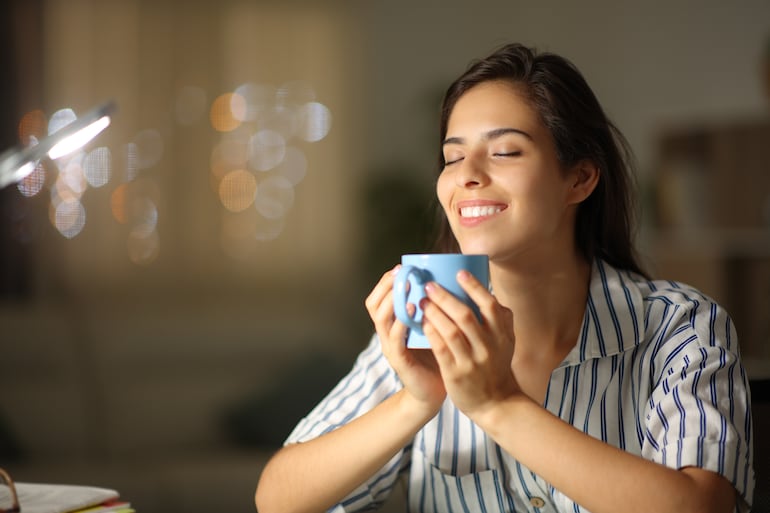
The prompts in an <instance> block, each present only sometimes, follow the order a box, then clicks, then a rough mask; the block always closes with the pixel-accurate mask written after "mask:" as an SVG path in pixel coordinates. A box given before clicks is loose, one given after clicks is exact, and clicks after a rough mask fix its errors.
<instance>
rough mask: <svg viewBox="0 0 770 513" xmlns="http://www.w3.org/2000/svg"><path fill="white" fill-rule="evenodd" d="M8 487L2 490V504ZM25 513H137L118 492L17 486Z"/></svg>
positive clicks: (53, 486)
mask: <svg viewBox="0 0 770 513" xmlns="http://www.w3.org/2000/svg"><path fill="white" fill-rule="evenodd" d="M4 493H5V494H7V493H9V491H8V488H7V487H4V486H3V487H0V503H2V500H3V499H4V497H3V494H4ZM16 493H17V495H18V498H19V505H20V506H21V511H22V512H23V513H106V512H111V513H134V509H133V508H131V504H130V503H128V502H126V501H123V500H121V498H120V496H119V494H118V492H117V491H115V490H110V489H109V488H100V487H96V486H81V485H61V484H42V483H16Z"/></svg>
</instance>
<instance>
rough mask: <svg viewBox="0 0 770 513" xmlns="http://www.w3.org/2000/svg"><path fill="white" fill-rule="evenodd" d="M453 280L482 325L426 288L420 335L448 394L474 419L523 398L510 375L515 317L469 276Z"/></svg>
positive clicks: (443, 294) (436, 289)
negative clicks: (508, 400) (475, 308)
mask: <svg viewBox="0 0 770 513" xmlns="http://www.w3.org/2000/svg"><path fill="white" fill-rule="evenodd" d="M457 280H458V282H459V283H460V285H461V286H462V288H463V289H464V290H465V291H466V292H467V293H468V295H469V296H470V298H471V299H472V300H473V302H474V303H476V305H477V306H478V308H479V311H480V313H481V318H482V320H481V321H479V319H478V318H477V317H476V314H475V313H474V312H473V310H472V309H471V308H470V307H469V306H468V305H466V304H465V303H463V302H462V301H460V300H458V299H457V298H456V297H454V296H453V295H452V294H451V293H449V292H448V291H447V290H445V289H444V288H442V287H441V286H439V285H438V284H437V283H430V284H428V286H427V287H426V290H427V294H428V297H427V298H426V299H424V300H423V302H422V303H421V304H420V306H421V308H422V310H423V332H424V333H425V336H426V337H427V338H428V340H429V341H430V344H431V348H432V349H433V354H434V355H435V357H436V361H437V362H438V364H439V368H440V370H441V376H442V379H443V381H444V386H445V388H446V391H447V394H448V395H449V396H450V397H451V398H452V401H453V402H454V403H455V405H456V406H457V407H458V408H459V409H460V410H461V411H462V412H463V413H465V414H466V415H468V416H469V417H470V418H473V417H474V416H475V415H479V414H483V412H484V411H486V410H488V409H489V408H491V407H493V406H494V405H495V404H496V403H497V402H499V401H501V400H504V399H506V398H509V397H512V396H514V395H516V394H519V393H521V389H520V388H519V385H518V383H517V382H516V378H515V376H514V374H513V370H512V361H513V351H514V345H515V340H514V334H513V312H511V311H510V310H509V309H508V308H506V307H505V306H503V305H501V304H500V303H499V302H498V301H497V299H496V298H495V297H494V296H493V295H492V294H491V293H490V292H489V291H488V290H487V288H486V287H484V286H483V285H482V284H481V283H480V282H479V281H478V280H477V279H476V278H475V277H474V276H473V275H472V274H470V273H469V272H467V271H460V272H459V273H458V275H457Z"/></svg>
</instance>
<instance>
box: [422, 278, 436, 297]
mask: <svg viewBox="0 0 770 513" xmlns="http://www.w3.org/2000/svg"><path fill="white" fill-rule="evenodd" d="M435 290H436V284H435V283H433V282H432V281H431V282H428V283H426V284H425V291H426V292H427V293H428V294H430V293H431V292H435Z"/></svg>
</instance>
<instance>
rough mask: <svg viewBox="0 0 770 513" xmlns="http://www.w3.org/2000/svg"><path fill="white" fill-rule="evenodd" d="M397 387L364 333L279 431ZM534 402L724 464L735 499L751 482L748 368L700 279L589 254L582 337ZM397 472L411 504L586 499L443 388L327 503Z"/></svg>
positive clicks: (307, 424)
mask: <svg viewBox="0 0 770 513" xmlns="http://www.w3.org/2000/svg"><path fill="white" fill-rule="evenodd" d="M400 388H401V384H400V382H399V380H398V377H397V376H396V374H395V373H394V371H393V370H392V369H391V367H390V366H389V365H388V362H387V360H386V359H385V357H384V356H383V355H382V352H381V350H380V345H379V341H378V340H377V337H376V336H375V337H373V339H372V341H371V343H370V344H369V346H368V347H367V348H366V350H364V351H363V352H362V353H361V354H360V355H359V357H358V359H357V361H356V363H355V366H354V367H353V369H352V371H351V372H350V374H349V375H348V376H347V377H345V378H344V379H343V380H342V381H341V382H340V383H339V384H338V385H337V386H336V387H335V388H334V389H333V390H332V391H331V393H330V394H329V395H328V396H327V397H326V398H325V399H324V400H323V401H322V402H321V403H319V404H318V405H317V406H316V407H315V408H314V409H313V411H311V412H310V413H309V414H308V416H307V417H305V418H304V419H302V420H301V421H300V423H299V424H298V425H297V427H296V428H295V429H294V431H293V432H292V433H291V435H290V436H289V438H288V439H287V440H286V443H287V444H288V443H294V442H302V441H307V440H310V439H312V438H315V437H317V436H319V435H321V434H323V433H326V432H329V431H332V430H334V429H335V428H337V427H339V426H341V425H343V424H345V423H347V422H349V421H350V420H352V419H353V418H355V417H357V416H359V415H361V414H363V413H364V412H366V411H368V410H370V409H371V408H373V407H374V406H375V405H377V404H378V403H380V402H381V401H383V400H384V399H385V398H386V397H388V396H390V395H392V394H393V393H395V392H396V391H397V390H399V389H400ZM544 406H545V408H547V409H548V410H549V411H550V412H551V413H553V414H554V415H557V416H559V417H560V418H562V419H564V420H565V421H566V422H569V423H570V424H572V425H573V426H575V427H576V428H578V429H580V430H581V431H583V432H585V433H588V434H589V435H591V436H593V437H595V438H598V439H600V440H603V441H605V442H607V443H608V444H610V445H613V446H616V447H619V448H621V449H624V450H626V451H628V452H630V453H633V454H636V455H640V456H642V457H644V458H647V459H649V460H652V461H655V462H658V463H661V464H663V465H667V466H669V467H672V468H681V467H685V466H697V467H702V468H705V469H708V470H712V471H714V472H717V473H719V474H721V475H723V476H725V477H726V478H727V479H728V480H729V481H730V482H732V483H733V485H734V486H735V488H736V489H737V490H738V493H739V496H740V499H739V501H738V504H737V505H736V507H737V510H738V511H746V510H747V509H748V506H749V504H750V502H751V498H752V494H753V487H754V471H753V452H752V432H751V413H750V398H749V387H748V380H747V377H746V373H745V371H744V369H743V366H742V365H741V363H740V357H739V350H738V338H737V336H736V332H735V329H734V327H733V325H732V321H731V320H730V317H729V316H728V314H727V313H726V312H725V310H724V309H722V308H721V307H720V306H719V305H717V304H716V303H714V302H713V301H712V300H711V299H709V298H708V297H706V296H705V295H703V294H702V293H700V292H699V291H697V290H695V289H693V288H691V287H688V286H686V285H683V284H680V283H676V282H669V281H652V282H650V281H647V280H646V279H644V278H642V277H640V276H638V275H635V274H632V273H628V272H625V271H619V270H617V269H615V268H613V267H611V266H610V265H608V264H606V263H604V262H601V261H597V262H596V263H595V264H594V267H593V275H592V279H591V286H590V294H589V298H588V302H587V305H586V312H585V316H584V320H583V327H582V332H581V335H580V338H579V340H578V341H577V344H576V345H575V347H574V348H573V350H572V351H571V352H570V353H569V354H568V355H567V357H566V358H565V359H564V361H563V362H562V363H561V365H559V367H558V368H557V369H555V370H554V372H553V373H552V375H551V380H550V382H549V385H548V391H547V394H546V398H545V401H544ZM404 474H408V510H409V511H410V512H415V513H416V512H441V513H447V512H503V511H510V512H512V511H532V512H536V513H539V512H575V513H578V512H582V511H586V510H584V509H583V508H582V507H581V506H579V505H578V504H575V503H574V502H573V501H571V500H570V499H569V498H567V497H565V496H564V495H563V494H562V493H560V492H559V491H558V490H556V489H554V488H553V487H552V486H550V485H549V484H548V483H547V482H546V481H545V480H543V479H542V478H541V477H539V476H537V475H535V474H534V473H532V472H531V471H530V470H528V469H527V468H526V467H524V466H523V465H521V464H519V463H518V462H517V461H516V460H515V459H514V458H512V457H511V456H510V455H508V454H507V453H505V452H504V451H502V450H501V449H500V447H499V446H497V444H495V442H494V441H493V440H492V439H491V438H490V437H488V436H487V435H486V434H485V433H484V432H483V431H482V430H481V429H479V428H478V427H477V426H476V425H475V424H474V423H473V422H471V421H470V419H468V418H467V417H466V416H465V415H463V414H462V413H461V412H460V411H459V410H458V409H457V408H456V407H455V406H454V405H453V404H452V402H451V401H450V400H447V401H446V402H445V403H444V405H443V407H442V409H441V411H440V413H439V414H438V415H437V416H436V417H435V418H433V419H432V420H431V421H430V422H429V423H428V424H426V425H425V427H424V428H423V429H422V430H421V431H420V432H419V433H418V434H417V436H416V437H415V439H414V440H413V442H412V443H411V444H410V445H409V446H407V447H405V448H404V449H403V450H402V451H400V452H399V453H398V454H397V455H396V456H395V457H394V458H393V459H392V460H391V461H390V462H389V463H388V464H387V465H386V466H385V467H383V468H382V469H381V470H380V471H379V473H378V474H377V475H375V476H374V477H372V478H371V479H369V480H368V481H367V482H366V483H364V484H363V485H362V486H361V487H359V488H358V489H357V490H355V491H353V492H352V493H351V494H350V495H349V496H348V497H347V498H346V499H345V500H344V501H342V502H341V503H340V504H339V505H337V506H336V507H335V508H333V509H332V511H360V510H365V509H371V508H373V507H376V505H377V504H379V503H382V502H383V501H384V500H385V499H386V498H387V496H388V494H389V493H390V491H391V489H392V488H393V486H394V484H395V483H396V482H397V480H398V479H399V477H401V476H402V475H404ZM608 486H609V483H608Z"/></svg>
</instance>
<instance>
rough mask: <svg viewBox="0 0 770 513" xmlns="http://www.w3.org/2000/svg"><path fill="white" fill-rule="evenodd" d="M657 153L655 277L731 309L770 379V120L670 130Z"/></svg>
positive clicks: (748, 358) (755, 367) (757, 368)
mask: <svg viewBox="0 0 770 513" xmlns="http://www.w3.org/2000/svg"><path fill="white" fill-rule="evenodd" d="M657 148H658V155H657V156H658V159H657V165H656V166H655V169H654V174H653V178H654V187H653V197H654V213H655V215H654V221H653V226H652V230H651V231H650V233H651V237H650V239H649V242H650V244H649V252H650V256H651V259H652V262H653V271H654V273H655V274H656V275H657V276H658V277H660V278H666V279H676V280H678V281H683V282H686V283H689V284H691V285H693V286H695V287H698V288H699V289H701V290H702V291H703V292H704V293H706V294H708V295H710V296H711V297H713V298H715V299H716V300H717V301H718V302H720V303H721V304H722V305H723V306H725V308H727V310H728V312H729V313H730V314H731V316H732V318H733V320H734V322H735V325H736V328H737V330H738V335H739V337H740V341H741V351H742V353H743V356H744V359H745V363H746V367H747V370H748V372H749V375H750V377H752V378H753V379H767V378H770V315H768V313H770V117H766V116H757V117H755V118H752V119H731V120H720V121H713V122H701V123H692V124H689V125H681V126H672V127H668V128H666V129H664V130H662V131H661V132H660V136H659V139H658V144H657Z"/></svg>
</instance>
